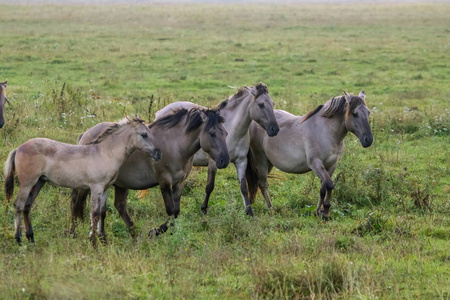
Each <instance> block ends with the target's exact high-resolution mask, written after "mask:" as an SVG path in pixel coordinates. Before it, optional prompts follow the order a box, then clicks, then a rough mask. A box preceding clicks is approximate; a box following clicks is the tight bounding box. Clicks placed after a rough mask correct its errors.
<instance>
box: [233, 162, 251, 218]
mask: <svg viewBox="0 0 450 300" xmlns="http://www.w3.org/2000/svg"><path fill="white" fill-rule="evenodd" d="M234 165H235V166H236V171H237V175H238V179H239V185H240V187H241V196H242V200H243V201H244V206H245V212H246V214H247V215H249V216H252V217H253V209H252V205H251V203H250V199H249V198H248V189H247V179H246V178H245V170H246V169H247V157H245V158H244V159H239V160H237V161H236V162H235V163H234Z"/></svg>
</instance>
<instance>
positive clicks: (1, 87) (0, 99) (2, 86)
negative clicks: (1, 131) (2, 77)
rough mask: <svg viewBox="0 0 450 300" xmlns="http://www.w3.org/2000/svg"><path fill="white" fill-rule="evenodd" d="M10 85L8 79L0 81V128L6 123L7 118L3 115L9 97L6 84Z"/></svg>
mask: <svg viewBox="0 0 450 300" xmlns="http://www.w3.org/2000/svg"><path fill="white" fill-rule="evenodd" d="M7 85H8V81H5V82H0V128H2V127H3V125H5V118H4V117H3V109H4V108H5V103H6V102H8V98H6V91H5V90H6V86H7Z"/></svg>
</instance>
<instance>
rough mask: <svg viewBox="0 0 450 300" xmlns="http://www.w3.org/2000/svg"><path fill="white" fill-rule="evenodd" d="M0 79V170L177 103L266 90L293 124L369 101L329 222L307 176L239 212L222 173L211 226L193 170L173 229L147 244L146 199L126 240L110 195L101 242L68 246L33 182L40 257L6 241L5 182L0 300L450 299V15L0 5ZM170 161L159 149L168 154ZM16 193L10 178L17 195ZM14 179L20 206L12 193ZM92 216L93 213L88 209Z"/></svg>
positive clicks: (62, 217) (420, 9)
mask: <svg viewBox="0 0 450 300" xmlns="http://www.w3.org/2000/svg"><path fill="white" fill-rule="evenodd" d="M0 11H1V17H0V81H1V82H3V81H4V80H6V79H7V80H8V88H7V90H6V91H7V96H8V99H9V101H10V105H8V104H7V105H6V107H5V119H6V125H5V126H4V127H3V128H2V129H0V135H1V138H0V162H1V163H2V166H3V164H4V162H5V160H6V157H7V155H8V153H9V152H10V151H11V150H12V149H14V148H16V147H18V146H19V145H20V144H22V143H24V142H25V141H27V140H29V139H31V138H34V137H47V138H51V139H55V140H59V141H63V142H67V143H75V142H76V140H77V137H78V135H79V134H80V133H82V132H84V131H85V130H86V129H87V128H89V127H91V126H92V125H94V124H96V123H98V122H102V121H114V120H119V119H121V118H122V117H124V116H126V115H134V114H136V113H137V114H139V115H140V116H141V117H142V118H144V119H146V120H152V119H153V118H154V114H155V112H156V111H157V110H158V109H160V108H162V107H164V106H165V105H166V104H168V103H171V102H173V101H178V100H188V101H193V102H196V103H199V104H202V105H205V106H210V107H213V106H215V105H216V104H218V103H220V102H221V101H222V100H224V99H226V98H227V97H228V96H230V95H231V94H233V93H234V92H235V91H236V90H237V88H239V87H240V86H243V85H251V84H254V83H257V82H259V81H262V82H264V83H266V84H267V85H268V87H269V92H270V95H271V97H272V99H273V100H274V101H275V103H276V106H275V107H276V108H280V109H284V110H287V111H289V112H291V113H294V114H299V115H302V114H306V113H307V112H309V111H311V110H313V109H314V108H315V107H317V106H318V105H319V104H323V103H325V102H326V101H327V100H328V99H330V98H331V97H333V96H337V95H341V94H342V91H343V90H346V91H349V92H353V93H359V92H360V91H361V90H364V91H365V93H366V95H367V98H366V100H367V104H368V107H369V108H370V109H371V112H372V113H371V126H372V128H373V133H374V139H375V141H374V143H373V145H372V146H371V147H370V148H367V149H364V148H362V147H361V145H360V143H359V141H358V140H357V138H356V137H355V136H353V135H351V134H349V135H348V136H347V138H346V150H345V154H344V156H343V158H342V159H341V161H340V163H339V165H338V168H337V170H336V172H335V174H334V176H333V179H334V181H335V189H334V192H333V201H332V208H331V209H332V218H331V220H330V221H329V222H323V221H322V220H320V219H319V218H317V217H315V216H314V214H313V210H314V209H315V205H316V204H317V199H318V197H319V184H320V180H319V179H318V178H316V177H315V175H313V174H312V173H308V174H304V175H293V174H285V173H282V172H280V171H274V172H272V175H273V176H272V178H270V181H269V184H270V186H269V188H270V193H271V196H272V201H273V204H274V206H275V209H272V210H268V209H267V208H266V205H265V202H264V200H263V197H262V195H261V194H259V195H258V198H257V202H256V203H255V204H254V205H253V209H254V212H255V217H253V218H251V217H248V216H246V215H245V213H244V207H243V204H242V200H241V196H240V193H239V185H238V182H237V180H236V175H235V168H234V166H233V165H231V164H230V166H229V167H228V168H227V169H225V170H220V171H219V172H218V175H217V179H216V188H215V191H214V193H213V194H212V197H211V200H210V209H209V213H208V215H207V216H203V215H202V213H201V211H200V205H201V202H202V201H203V196H204V188H205V185H206V175H207V174H206V169H201V168H195V169H194V170H193V172H192V174H191V175H190V177H189V178H188V180H187V183H186V186H185V189H184V191H183V197H182V201H181V202H182V203H181V215H180V216H179V217H178V219H177V220H176V223H175V226H174V227H173V228H171V229H170V230H169V232H168V233H167V234H165V235H163V236H160V237H158V238H148V237H147V233H148V231H149V230H150V229H152V228H153V227H155V226H157V225H159V224H161V223H162V222H163V221H164V220H165V218H166V213H165V208H164V205H163V200H162V197H161V194H160V191H159V189H158V188H154V189H151V190H150V191H149V192H148V193H147V194H146V195H145V196H143V197H138V193H137V192H135V191H131V192H130V196H129V198H128V206H129V211H130V214H131V216H132V218H133V220H134V221H135V223H136V225H137V228H138V232H139V237H138V238H137V240H136V241H134V240H133V239H132V238H131V237H130V235H129V234H128V232H127V230H126V227H125V225H124V223H123V221H122V220H121V218H120V216H119V215H118V213H117V212H116V210H115V208H114V206H113V201H112V198H113V193H112V192H111V193H110V195H109V200H108V215H107V219H106V222H107V223H106V233H107V235H108V240H109V243H108V245H105V246H103V247H99V248H98V250H95V249H93V247H92V246H91V245H90V242H89V239H88V235H89V222H85V223H82V224H80V226H79V227H78V229H77V235H76V236H75V237H72V236H70V235H69V234H68V233H67V232H68V228H69V227H70V222H71V221H70V190H68V189H65V188H59V187H55V186H52V185H50V184H47V185H46V186H45V187H44V188H43V190H42V191H41V193H40V195H39V196H38V198H37V199H36V202H35V204H34V206H33V209H32V211H31V216H32V222H33V227H34V233H35V240H36V244H34V245H32V244H29V243H28V242H26V241H25V242H24V243H23V246H22V247H18V246H17V243H16V241H15V239H14V236H13V233H14V210H13V204H12V203H8V202H7V201H6V200H5V195H4V188H3V175H1V177H0V184H1V186H2V187H0V211H1V213H0V249H1V250H0V256H1V259H0V295H1V296H0V298H2V299H17V298H30V299H91V298H92V299H95V298H108V299H124V298H125V299H145V298H150V299H194V298H197V299H331V298H333V299H335V298H338V299H376V298H377V299H400V298H401V299H449V298H450V171H449V170H450V155H449V153H450V151H449V149H450V136H449V132H450V102H449V98H450V84H449V82H450V26H449V16H450V5H449V4H448V3H445V2H441V3H436V4H432V3H427V4H421V3H409V4H395V5H387V4H352V5H351V6H347V5H338V4H283V5H275V4H256V3H253V4H246V5H238V4H229V5H225V4H196V5H193V4H182V5H181V4H166V5H165V4H154V5H145V6H139V5H124V4H122V5H104V6H100V5H97V6H96V5H72V6H70V5H1V6H0ZM163 155H164V154H163ZM16 183H17V180H16ZM17 190H18V185H17V184H16V188H15V192H16V193H17ZM85 213H86V216H87V214H88V212H85Z"/></svg>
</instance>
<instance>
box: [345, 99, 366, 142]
mask: <svg viewBox="0 0 450 300" xmlns="http://www.w3.org/2000/svg"><path fill="white" fill-rule="evenodd" d="M344 94H345V100H346V102H347V113H346V117H345V127H346V128H347V130H348V131H350V132H352V133H353V134H354V135H356V136H357V137H358V138H359V141H360V142H361V145H362V146H363V147H364V148H367V147H369V146H370V145H372V142H373V135H372V131H371V129H370V124H369V115H370V110H369V108H368V107H367V105H366V102H365V99H366V94H364V91H362V92H360V93H359V95H358V96H353V95H349V94H347V92H345V91H344Z"/></svg>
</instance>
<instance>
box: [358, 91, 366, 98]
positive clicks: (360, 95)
mask: <svg viewBox="0 0 450 300" xmlns="http://www.w3.org/2000/svg"><path fill="white" fill-rule="evenodd" d="M358 97H359V98H361V99H363V100H366V94H364V91H361V92H360V93H359V95H358Z"/></svg>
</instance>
